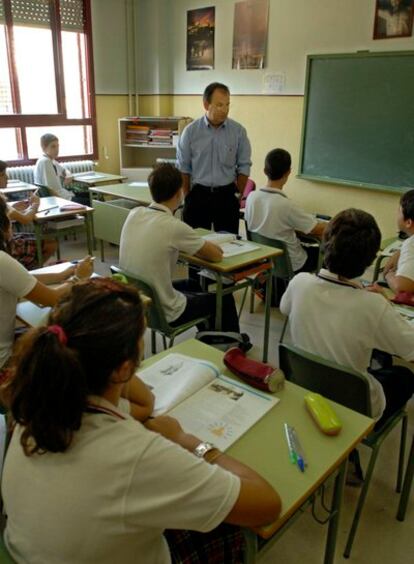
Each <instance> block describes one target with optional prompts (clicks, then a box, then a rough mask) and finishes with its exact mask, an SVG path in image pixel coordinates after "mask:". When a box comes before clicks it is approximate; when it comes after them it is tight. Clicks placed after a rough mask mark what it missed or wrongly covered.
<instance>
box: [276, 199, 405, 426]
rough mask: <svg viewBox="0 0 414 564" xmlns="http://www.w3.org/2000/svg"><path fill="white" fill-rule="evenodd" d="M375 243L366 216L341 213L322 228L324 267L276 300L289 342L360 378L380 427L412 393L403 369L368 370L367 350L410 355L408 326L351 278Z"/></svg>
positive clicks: (371, 220) (297, 281) (376, 295)
mask: <svg viewBox="0 0 414 564" xmlns="http://www.w3.org/2000/svg"><path fill="white" fill-rule="evenodd" d="M380 242H381V233H380V230H379V228H378V225H377V223H376V221H375V219H374V218H373V217H372V215H371V214H369V213H366V212H364V211H362V210H357V209H348V210H345V211H343V212H340V213H339V214H338V215H336V216H335V217H334V218H333V219H332V220H331V221H330V223H329V224H328V227H327V229H326V231H325V233H324V238H323V244H324V251H325V255H324V263H325V268H323V269H321V270H320V272H319V273H318V274H317V275H314V274H308V273H301V274H298V275H297V276H295V277H294V278H293V280H291V282H290V283H289V286H288V289H287V291H286V293H285V294H284V296H283V297H282V301H281V303H280V310H281V312H282V313H284V314H285V315H288V316H289V328H290V333H291V336H292V340H293V343H294V344H295V345H296V346H298V347H300V348H301V349H304V350H305V351H308V352H311V353H314V354H317V355H320V356H322V357H323V358H325V359H327V360H333V361H335V362H337V363H338V364H341V365H343V366H346V367H349V368H352V369H353V370H356V371H358V372H361V373H364V374H365V375H366V376H367V378H368V381H369V385H370V391H371V408H372V415H373V417H374V418H375V419H380V418H381V416H382V419H381V421H380V422H379V425H380V424H381V423H382V421H384V420H385V419H387V418H388V417H389V416H390V415H391V414H392V413H394V412H395V411H397V410H398V409H400V408H401V407H402V406H404V405H405V403H406V402H407V401H408V400H409V399H410V397H411V396H412V394H413V392H414V375H413V373H412V372H411V371H410V370H409V369H407V368H405V367H403V366H392V365H391V366H390V367H387V368H381V369H378V370H371V369H370V368H369V366H370V362H371V356H372V353H373V350H374V349H377V350H379V351H384V352H386V353H389V354H391V355H397V356H400V357H401V358H404V359H405V360H408V361H413V360H414V328H413V327H412V326H411V325H410V324H409V323H408V322H407V321H405V319H403V317H402V316H401V315H400V314H399V313H398V311H396V310H395V309H394V308H393V306H392V305H391V304H390V302H389V301H388V300H387V299H386V298H385V297H384V296H382V295H381V294H379V293H376V292H372V291H371V292H370V291H367V290H364V289H363V287H362V285H361V284H360V282H359V281H358V278H359V277H360V276H362V274H363V273H364V271H365V269H366V268H367V267H368V266H370V265H371V264H372V262H373V260H374V259H375V257H376V254H377V252H378V250H379V247H380ZM374 290H376V288H374Z"/></svg>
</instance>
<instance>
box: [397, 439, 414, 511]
mask: <svg viewBox="0 0 414 564" xmlns="http://www.w3.org/2000/svg"><path fill="white" fill-rule="evenodd" d="M413 479H414V437H413V442H412V443H411V449H410V454H409V456H408V464H407V470H406V471H405V477H404V484H403V488H402V493H401V497H400V503H399V505H398V513H397V519H398V521H404V519H405V513H406V511H407V505H408V500H409V498H410V490H411V486H412V485H413Z"/></svg>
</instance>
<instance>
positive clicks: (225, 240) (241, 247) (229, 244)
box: [203, 233, 259, 258]
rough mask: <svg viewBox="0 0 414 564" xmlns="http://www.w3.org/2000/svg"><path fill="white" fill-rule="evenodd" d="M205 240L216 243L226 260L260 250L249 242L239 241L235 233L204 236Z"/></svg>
mask: <svg viewBox="0 0 414 564" xmlns="http://www.w3.org/2000/svg"><path fill="white" fill-rule="evenodd" d="M203 239H204V240H205V241H210V242H211V243H216V245H218V246H219V247H221V248H222V250H223V257H224V258H227V257H234V256H236V255H241V254H243V253H250V252H251V251H255V250H256V249H258V248H259V247H258V246H257V245H253V244H252V243H249V242H248V241H241V240H240V239H237V236H236V235H234V233H209V234H208V235H203Z"/></svg>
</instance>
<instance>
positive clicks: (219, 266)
mask: <svg viewBox="0 0 414 564" xmlns="http://www.w3.org/2000/svg"><path fill="white" fill-rule="evenodd" d="M196 232H197V233H198V234H199V235H200V236H203V235H207V234H208V233H211V231H208V230H207V229H201V228H199V229H196ZM254 245H256V246H257V247H259V248H258V249H256V250H254V251H251V252H250V253H243V254H240V255H236V256H233V257H227V258H224V259H223V260H222V261H220V262H210V261H208V260H205V259H201V258H199V257H196V256H190V255H187V254H184V253H181V254H180V257H182V258H183V259H184V260H185V261H186V262H188V263H191V264H196V265H198V266H202V267H203V268H207V269H208V270H212V271H215V272H222V273H230V272H234V271H236V270H241V269H243V268H245V267H248V266H249V265H251V264H256V263H258V262H261V261H264V260H265V259H268V258H272V257H278V256H280V255H283V251H282V250H280V249H276V248H275V247H268V246H266V245H261V244H260V243H256V242H255V243H254Z"/></svg>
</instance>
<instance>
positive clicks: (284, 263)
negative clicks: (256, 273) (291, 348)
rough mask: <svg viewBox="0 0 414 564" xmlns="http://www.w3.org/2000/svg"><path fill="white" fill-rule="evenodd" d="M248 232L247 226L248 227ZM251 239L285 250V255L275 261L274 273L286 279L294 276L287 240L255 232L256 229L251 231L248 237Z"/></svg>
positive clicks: (277, 276)
mask: <svg viewBox="0 0 414 564" xmlns="http://www.w3.org/2000/svg"><path fill="white" fill-rule="evenodd" d="M246 233H247V227H246ZM247 238H248V239H249V240H250V241H253V242H255V243H260V244H262V245H267V246H268V247H275V248H276V249H280V250H282V251H283V255H281V256H279V257H277V258H276V259H275V260H274V261H273V275H274V276H276V278H283V279H285V280H291V279H292V278H293V276H294V274H295V273H294V271H293V268H292V263H291V261H290V256H289V251H288V248H287V245H286V243H285V241H281V240H280V239H270V238H269V237H265V236H264V235H260V233H255V232H254V231H249V236H248V237H247Z"/></svg>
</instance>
